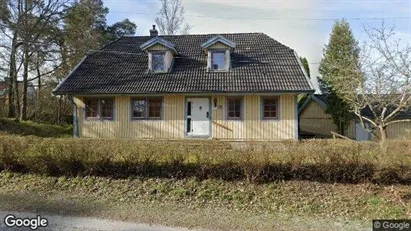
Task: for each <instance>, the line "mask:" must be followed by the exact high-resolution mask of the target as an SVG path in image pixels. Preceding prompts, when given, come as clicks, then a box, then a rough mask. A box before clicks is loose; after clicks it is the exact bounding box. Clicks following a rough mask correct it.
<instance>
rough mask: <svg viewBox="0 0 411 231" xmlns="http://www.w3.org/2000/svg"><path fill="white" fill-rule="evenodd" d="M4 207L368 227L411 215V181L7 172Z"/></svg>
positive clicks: (159, 220) (225, 224)
mask: <svg viewBox="0 0 411 231" xmlns="http://www.w3.org/2000/svg"><path fill="white" fill-rule="evenodd" d="M0 210H18V211H34V212H43V213H58V214H65V215H74V216H91V217H101V218H111V219H118V220H127V221H136V222H143V223H153V224H163V225H170V226H183V227H190V228H206V229H218V230H228V229H248V230H273V229H275V230H358V229H365V230H369V229H370V227H371V225H370V224H371V220H372V219H373V218H374V219H375V218H410V217H411V213H410V212H411V211H410V210H411V187H410V186H404V185H393V186H379V185H374V184H329V183H317V182H309V181H286V182H276V183H269V184H261V185H257V184H251V183H250V184H249V183H243V182H227V181H220V180H204V181H198V180H196V179H186V180H176V179H154V178H147V179H141V178H130V179H118V180H116V179H109V178H101V177H84V178H80V177H75V178H67V177H44V176H39V175H31V174H27V175H22V174H17V173H10V172H2V173H0Z"/></svg>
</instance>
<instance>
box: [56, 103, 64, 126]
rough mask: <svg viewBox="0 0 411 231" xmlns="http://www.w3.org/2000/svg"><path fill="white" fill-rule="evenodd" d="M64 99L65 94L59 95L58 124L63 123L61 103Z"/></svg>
mask: <svg viewBox="0 0 411 231" xmlns="http://www.w3.org/2000/svg"><path fill="white" fill-rule="evenodd" d="M62 100H63V96H60V97H59V107H58V111H57V124H59V125H60V124H61V103H62Z"/></svg>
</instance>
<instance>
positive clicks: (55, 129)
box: [0, 118, 73, 137]
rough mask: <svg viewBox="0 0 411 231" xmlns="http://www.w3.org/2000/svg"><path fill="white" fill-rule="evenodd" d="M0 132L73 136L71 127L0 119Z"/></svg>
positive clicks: (24, 134) (43, 135)
mask: <svg viewBox="0 0 411 231" xmlns="http://www.w3.org/2000/svg"><path fill="white" fill-rule="evenodd" d="M0 132H1V133H5V134H14V135H23V136H28V135H32V136H39V137H71V136H73V127H72V126H71V125H65V126H59V125H51V124H40V123H35V122H32V121H21V122H18V121H16V120H13V119H7V118H1V119H0Z"/></svg>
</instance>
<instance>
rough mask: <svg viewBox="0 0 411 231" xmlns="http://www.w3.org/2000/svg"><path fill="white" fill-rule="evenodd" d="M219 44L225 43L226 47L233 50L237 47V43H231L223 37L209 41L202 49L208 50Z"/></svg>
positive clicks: (216, 37)
mask: <svg viewBox="0 0 411 231" xmlns="http://www.w3.org/2000/svg"><path fill="white" fill-rule="evenodd" d="M218 42H221V43H223V44H225V45H227V46H229V47H231V48H233V49H234V48H235V47H236V43H235V42H233V41H231V40H229V39H227V38H225V37H223V36H215V37H213V38H211V39H209V40H207V41H206V42H205V43H203V44H201V47H202V48H203V49H207V48H209V47H210V46H212V45H213V44H215V43H218Z"/></svg>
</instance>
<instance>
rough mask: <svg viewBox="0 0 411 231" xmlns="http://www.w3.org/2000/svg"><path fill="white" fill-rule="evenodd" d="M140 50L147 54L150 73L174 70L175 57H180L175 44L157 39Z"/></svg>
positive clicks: (151, 40)
mask: <svg viewBox="0 0 411 231" xmlns="http://www.w3.org/2000/svg"><path fill="white" fill-rule="evenodd" d="M140 49H141V50H143V51H145V52H147V55H148V63H147V64H148V72H150V73H165V72H169V71H171V69H172V66H173V63H174V56H176V55H178V53H177V50H176V48H175V46H174V44H173V43H171V42H169V41H167V40H165V39H162V38H160V37H155V38H153V39H150V40H149V41H147V42H145V43H144V44H142V45H141V46H140Z"/></svg>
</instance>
